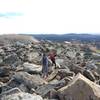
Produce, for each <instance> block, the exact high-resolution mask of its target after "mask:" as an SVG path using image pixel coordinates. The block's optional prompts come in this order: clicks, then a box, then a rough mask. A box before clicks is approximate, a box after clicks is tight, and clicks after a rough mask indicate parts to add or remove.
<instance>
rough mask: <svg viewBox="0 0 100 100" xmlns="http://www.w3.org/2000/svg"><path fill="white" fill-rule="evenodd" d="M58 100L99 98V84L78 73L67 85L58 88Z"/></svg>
mask: <svg viewBox="0 0 100 100" xmlns="http://www.w3.org/2000/svg"><path fill="white" fill-rule="evenodd" d="M58 95H59V98H60V100H100V86H99V85H97V84H95V83H93V82H92V81H90V80H88V79H87V78H85V77H84V76H83V75H81V74H78V75H77V76H76V77H75V78H74V79H73V81H71V82H70V83H69V84H68V85H67V86H65V87H63V88H61V89H59V90H58Z"/></svg>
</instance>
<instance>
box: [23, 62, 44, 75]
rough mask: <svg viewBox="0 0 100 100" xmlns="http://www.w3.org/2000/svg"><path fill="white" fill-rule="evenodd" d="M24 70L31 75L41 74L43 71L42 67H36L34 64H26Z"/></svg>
mask: <svg viewBox="0 0 100 100" xmlns="http://www.w3.org/2000/svg"><path fill="white" fill-rule="evenodd" d="M23 70H24V71H26V72H29V73H33V74H34V73H40V72H41V71H42V65H36V64H32V63H28V62H26V63H24V64H23Z"/></svg>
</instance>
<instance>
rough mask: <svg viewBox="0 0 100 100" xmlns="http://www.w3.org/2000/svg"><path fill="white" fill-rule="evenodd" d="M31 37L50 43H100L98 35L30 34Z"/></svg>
mask: <svg viewBox="0 0 100 100" xmlns="http://www.w3.org/2000/svg"><path fill="white" fill-rule="evenodd" d="M31 35H32V36H33V37H35V38H36V39H39V40H40V39H42V40H51V41H60V42H61V41H66V40H67V41H72V40H79V41H83V42H84V41H86V42H91V41H97V42H100V35H97V34H96V35H95V34H88V33H86V34H84V33H82V34H75V33H70V34H62V35H57V34H31Z"/></svg>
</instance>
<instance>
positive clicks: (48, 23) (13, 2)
mask: <svg viewBox="0 0 100 100" xmlns="http://www.w3.org/2000/svg"><path fill="white" fill-rule="evenodd" d="M7 33H27V34H28V33H37V34H38V33H47V34H49V33H52V34H53V33H56V34H64V33H92V34H93V33H96V34H100V0H0V34H7Z"/></svg>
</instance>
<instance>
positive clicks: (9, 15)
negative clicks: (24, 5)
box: [0, 12, 23, 18]
mask: <svg viewBox="0 0 100 100" xmlns="http://www.w3.org/2000/svg"><path fill="white" fill-rule="evenodd" d="M16 16H23V14H22V13H17V12H7V13H0V17H3V18H11V17H16Z"/></svg>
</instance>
